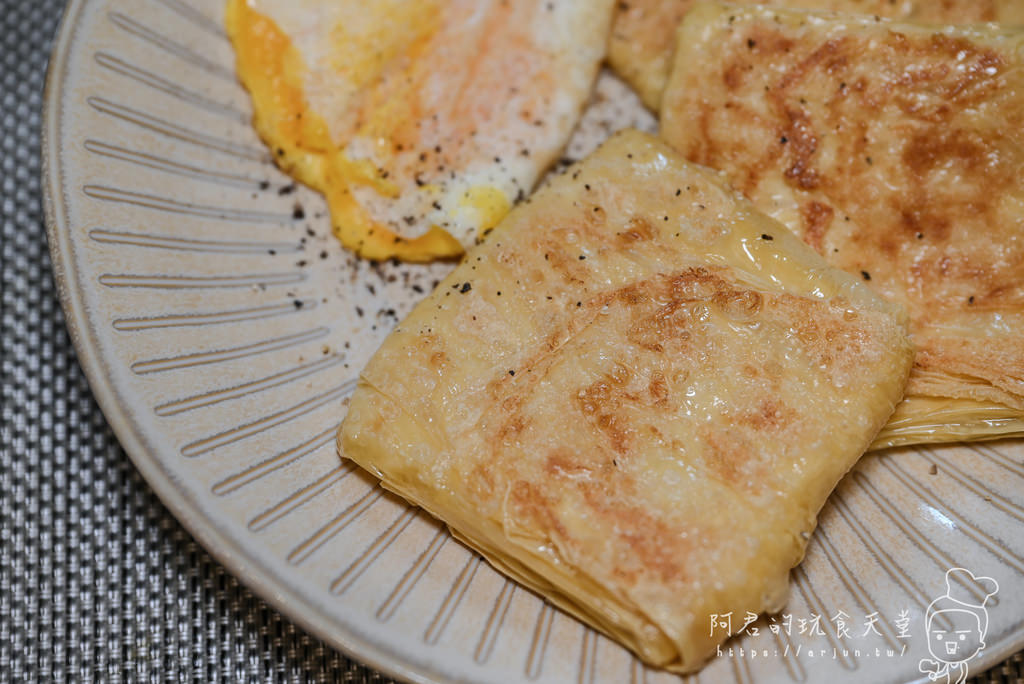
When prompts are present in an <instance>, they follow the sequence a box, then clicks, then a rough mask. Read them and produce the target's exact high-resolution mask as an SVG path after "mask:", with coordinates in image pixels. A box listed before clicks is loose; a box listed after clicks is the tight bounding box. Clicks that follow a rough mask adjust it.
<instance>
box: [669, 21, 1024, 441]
mask: <svg viewBox="0 0 1024 684" xmlns="http://www.w3.org/2000/svg"><path fill="white" fill-rule="evenodd" d="M1022 67H1024V32H1022V31H1021V30H1019V29H1012V28H1000V27H997V26H994V25H983V26H972V27H952V26H947V27H936V26H928V25H923V24H913V23H905V22H892V21H885V20H881V19H878V18H875V17H869V16H854V15H848V14H847V15H844V14H833V13H827V12H811V11H804V10H784V9H773V8H768V7H746V8H745V7H736V6H731V5H726V4H720V3H699V4H697V5H696V6H694V8H693V9H692V10H691V11H690V13H689V14H688V15H687V18H686V19H685V21H684V22H683V25H682V26H681V28H680V31H679V47H678V50H677V52H676V62H675V67H674V70H673V74H672V78H671V80H670V82H669V85H668V89H667V90H666V92H665V97H664V100H663V102H662V112H661V135H662V137H663V138H664V139H665V140H666V141H667V142H668V143H669V144H670V145H672V146H673V147H674V148H675V149H677V150H679V151H680V152H681V153H682V154H683V155H684V156H685V157H686V158H687V159H689V160H691V161H694V162H697V163H701V164H706V165H708V166H711V167H714V168H716V169H719V170H721V171H723V172H724V173H725V174H726V177H727V178H728V179H729V181H730V182H731V183H732V185H733V186H734V187H735V188H736V189H737V190H739V191H741V192H742V193H744V194H745V195H746V196H747V197H749V198H750V199H751V200H752V201H753V202H754V204H755V205H757V207H758V208H759V209H761V210H762V211H764V212H766V213H767V214H769V215H771V216H772V217H774V218H776V219H778V220H780V221H781V222H783V223H784V224H786V225H787V226H788V227H790V228H791V229H792V230H793V231H794V232H796V234H798V235H799V236H800V237H802V238H803V239H804V241H806V242H807V243H808V244H810V245H811V246H812V247H814V248H815V250H817V251H818V252H819V253H820V254H821V255H822V256H823V257H824V258H825V260H826V261H828V262H829V263H830V264H831V265H833V266H836V267H839V268H842V269H843V270H845V271H847V272H849V273H851V274H854V275H855V276H858V277H860V278H862V279H863V280H864V282H865V283H866V284H867V285H868V286H870V287H871V289H873V290H874V291H876V292H878V293H879V294H881V295H883V296H885V297H886V298H888V299H890V300H891V301H894V302H898V303H901V304H903V305H905V306H906V308H907V310H908V312H909V314H910V318H911V337H912V339H913V341H914V344H915V346H916V347H917V356H916V359H915V364H914V369H913V372H912V374H911V378H910V382H909V385H908V388H907V399H906V401H904V402H903V403H902V404H901V405H900V406H899V407H898V408H897V410H896V414H895V415H894V416H893V419H892V421H891V422H890V423H889V425H888V426H887V427H886V428H885V429H884V430H883V431H882V433H881V434H880V435H879V437H878V439H877V440H876V442H875V445H874V447H876V448H880V447H889V446H898V445H904V444H915V443H923V442H950V441H962V440H980V439H992V438H997V437H1007V436H1020V435H1024V182H1022V178H1024V68H1022Z"/></svg>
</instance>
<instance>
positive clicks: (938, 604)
mask: <svg viewBox="0 0 1024 684" xmlns="http://www.w3.org/2000/svg"><path fill="white" fill-rule="evenodd" d="M970 586H973V587H975V588H976V589H977V590H978V594H980V595H982V596H983V598H982V599H981V600H980V601H979V600H978V596H977V595H975V594H973V593H971V592H970V591H968V589H967V587H970ZM997 591H999V583H998V582H996V581H995V580H994V579H992V578H991V577H975V576H974V573H972V572H971V571H970V570H966V569H964V568H951V569H950V570H947V571H946V593H945V594H944V595H942V596H940V597H938V598H937V599H935V600H934V601H932V602H931V603H930V604H929V605H928V610H926V611H925V628H926V629H927V630H928V631H929V632H930V631H931V628H932V618H934V617H935V615H936V614H937V613H940V612H942V611H944V610H965V611H968V612H970V613H973V614H974V615H976V616H977V618H978V624H979V625H980V627H981V640H982V642H984V641H985V634H986V633H987V632H988V610H987V609H986V608H985V604H986V603H988V600H989V598H991V597H992V596H994V595H995V593H996V592H997Z"/></svg>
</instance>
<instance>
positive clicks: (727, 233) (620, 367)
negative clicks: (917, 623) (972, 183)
mask: <svg viewBox="0 0 1024 684" xmlns="http://www.w3.org/2000/svg"><path fill="white" fill-rule="evenodd" d="M911 358H912V350H911V347H910V344H909V341H908V337H907V332H906V322H905V315H904V314H903V312H902V310H901V309H900V308H899V307H898V306H895V305H892V304H890V303H888V302H886V301H884V300H883V299H882V298H881V297H879V296H877V295H876V294H874V293H873V292H871V290H869V289H868V288H867V287H865V286H864V284H863V283H862V282H861V281H860V279H859V278H854V277H851V276H849V275H847V274H846V273H843V272H842V271H839V270H838V269H833V268H830V267H829V266H828V265H826V264H825V262H824V261H823V260H822V259H821V258H820V257H819V256H818V255H817V254H815V253H814V251H813V250H811V249H810V248H809V247H807V246H806V245H805V244H803V243H802V242H801V241H800V240H799V239H797V238H796V237H795V236H793V235H792V234H790V233H789V232H788V231H787V230H786V229H785V228H784V227H783V226H781V225H780V224H778V223H776V222H775V221H773V220H771V219H769V218H768V217H766V216H764V215H763V214H761V213H760V212H758V211H757V210H756V209H754V207H753V206H751V205H750V203H749V202H747V201H746V200H744V199H743V198H742V197H740V196H739V195H738V194H737V193H735V192H734V191H733V190H731V189H730V188H729V187H728V186H727V184H726V183H725V182H723V180H722V179H721V178H720V177H719V176H718V175H717V174H715V173H713V172H711V171H709V170H707V169H704V168H701V167H698V166H695V165H690V164H688V163H686V162H684V161H683V160H682V159H681V158H680V157H679V156H678V155H677V154H675V153H674V152H672V151H671V150H670V149H669V148H668V147H667V146H666V145H664V144H663V143H661V142H660V141H658V140H657V139H655V138H652V137H651V136H648V135H646V134H643V133H639V132H637V131H627V132H623V133H620V134H617V135H616V136H614V137H612V138H611V139H610V140H609V141H608V142H606V143H605V144H604V145H603V146H602V147H600V148H599V149H598V151H597V152H595V153H594V154H593V155H591V156H590V157H588V158H587V159H585V160H584V161H583V162H582V163H580V164H578V165H575V166H573V167H570V168H569V170H568V171H567V172H566V173H565V174H564V175H561V176H558V177H555V178H554V179H553V180H551V181H550V182H549V184H547V185H546V186H544V187H542V188H541V189H540V190H539V191H538V192H537V193H536V194H535V195H534V197H533V198H531V199H530V200H529V201H528V202H527V203H525V204H524V205H522V206H520V207H518V208H516V209H514V210H513V211H512V213H511V214H509V216H508V217H506V218H505V220H504V221H502V223H501V224H500V225H499V226H498V227H497V228H496V229H495V230H494V232H493V233H492V234H491V235H490V236H488V238H487V239H486V240H485V241H484V242H483V244H481V245H480V246H478V247H475V248H474V249H472V250H470V252H469V253H468V254H467V255H466V258H465V260H464V261H463V263H462V264H461V265H460V266H459V267H457V268H456V269H455V270H454V271H453V272H452V273H451V275H450V276H449V277H448V278H447V279H446V280H444V281H443V282H442V283H441V284H440V286H439V287H438V288H437V290H436V291H435V292H434V293H433V294H431V295H430V296H429V297H427V299H426V300H424V301H423V302H422V303H421V304H420V305H419V306H418V307H417V308H416V309H415V310H414V311H413V312H412V313H411V314H410V315H409V317H408V318H407V319H405V320H404V321H403V322H402V323H401V324H400V325H399V327H398V328H397V329H396V330H395V331H394V332H393V333H392V334H391V336H390V337H388V339H387V340H386V341H385V342H384V344H383V346H382V347H381V349H380V350H379V351H378V352H377V354H376V355H375V356H374V357H373V358H372V360H371V361H370V363H369V364H368V366H367V367H366V369H365V370H364V372H363V373H362V375H361V377H360V381H359V385H358V388H357V389H356V391H355V394H354V395H353V397H352V400H351V404H350V406H349V410H348V415H347V417H346V419H345V421H344V423H343V425H342V428H341V431H340V435H339V447H340V450H341V453H342V454H343V455H344V456H345V457H347V458H350V459H352V460H354V461H356V462H357V463H358V464H359V465H361V466H363V467H364V468H366V469H367V470H369V471H371V472H372V473H374V474H376V475H377V476H378V477H380V478H381V480H382V482H383V485H384V486H385V487H387V488H388V489H391V490H393V491H395V492H397V493H398V494H400V495H401V496H403V497H405V498H406V499H408V500H409V501H411V502H414V503H416V504H418V505H420V506H422V507H424V508H425V509H427V510H428V511H430V512H431V513H432V514H433V515H435V516H436V517H438V518H440V519H441V520H443V521H444V522H445V523H447V524H448V526H449V527H450V528H451V529H452V531H453V532H454V533H455V535H456V536H458V537H459V538H460V539H462V540H464V541H465V542H466V543H467V544H468V545H470V546H471V547H473V548H475V549H477V550H479V551H480V552H481V553H482V554H483V555H484V556H485V557H486V558H487V559H488V560H490V562H491V563H492V564H493V565H494V566H495V567H496V568H498V569H499V570H501V571H502V572H505V573H506V574H508V575H510V576H511V577H513V578H515V579H517V580H519V581H520V582H522V583H523V584H525V585H526V586H528V587H530V588H532V589H534V590H535V591H537V592H539V593H541V594H543V595H544V596H546V597H548V598H549V599H550V600H551V601H553V602H554V603H555V604H556V605H558V606H561V607H562V608H564V609H565V610H567V611H568V612H570V613H572V614H573V615H575V616H577V617H578V618H580V619H581V620H583V621H584V622H586V623H588V624H590V625H592V626H594V627H596V628H597V629H599V630H601V631H603V632H604V633H605V634H608V635H610V636H611V637H612V638H614V639H617V640H618V641H619V642H621V643H622V644H624V645H625V646H627V647H628V648H630V649H632V650H633V651H634V652H636V653H637V654H638V655H639V656H640V657H641V658H643V659H644V660H645V661H647V662H648V663H651V664H653V665H656V666H660V667H664V668H668V669H670V670H673V671H677V672H686V671H692V670H695V669H697V668H699V667H700V666H701V665H702V664H703V663H704V662H705V661H706V659H708V658H709V657H710V656H711V655H712V654H713V653H714V651H715V647H716V645H717V644H718V643H720V642H721V641H723V640H724V639H725V638H726V636H727V635H726V634H725V633H724V632H723V631H722V630H718V631H716V630H714V629H711V628H710V616H711V615H712V614H724V613H727V612H728V611H736V612H737V613H738V614H740V615H742V614H745V611H753V612H762V611H772V610H777V609H779V608H781V607H782V606H783V605H784V603H785V601H786V597H787V590H788V585H789V583H788V576H789V570H790V568H792V567H793V566H795V565H796V564H797V563H799V562H800V561H801V559H802V557H803V554H804V549H805V547H806V544H807V540H808V538H809V536H810V535H809V533H810V532H811V531H812V530H813V529H814V527H815V524H816V515H817V513H818V511H819V509H820V508H821V506H822V505H823V504H824V502H825V500H826V498H827V497H828V495H829V493H830V492H831V491H832V489H833V488H834V487H835V485H836V483H837V482H838V481H839V479H840V478H841V477H842V476H843V474H844V473H846V472H847V470H848V469H849V468H850V467H851V466H852V465H853V464H854V463H855V462H856V461H857V459H858V458H859V457H860V455H861V454H862V453H863V452H864V450H865V449H866V447H867V446H868V445H869V444H870V443H871V441H872V439H873V438H874V436H875V434H876V433H877V431H878V429H879V428H881V427H882V425H884V424H885V422H886V421H887V420H888V418H889V415H890V414H891V412H892V410H893V407H894V406H895V405H896V403H897V402H898V401H899V400H900V397H901V396H902V392H903V386H904V383H905V381H906V376H907V373H908V370H909V367H910V362H911Z"/></svg>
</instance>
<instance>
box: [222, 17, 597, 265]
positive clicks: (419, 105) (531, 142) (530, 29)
mask: <svg viewBox="0 0 1024 684" xmlns="http://www.w3.org/2000/svg"><path fill="white" fill-rule="evenodd" d="M611 11H612V0H558V1H554V2H552V1H550V0H517V1H516V2H507V1H502V0H375V1H374V2H355V1H352V0H347V1H346V0H334V1H328V0H229V3H228V8H227V28H228V33H229V35H230V37H231V39H232V42H233V44H234V47H235V51H236V57H237V71H238V74H239V77H240V78H241V80H242V82H243V84H244V85H245V86H246V88H247V89H248V90H249V92H250V94H251V96H252V102H253V108H254V122H255V126H256V128H257V129H258V131H259V133H260V135H261V136H262V138H263V139H264V141H265V142H266V143H267V144H268V145H269V146H270V148H271V149H272V150H273V153H274V157H275V159H276V161H277V163H278V164H279V165H280V167H281V168H282V169H284V170H285V171H286V172H288V173H289V174H291V175H292V176H294V177H295V178H296V179H298V180H299V181H301V182H303V183H305V184H307V185H310V186H311V187H313V188H315V189H317V190H319V191H320V192H322V193H323V194H324V195H325V196H326V198H327V202H328V205H329V207H330V211H331V217H332V223H333V227H334V231H335V233H336V234H337V235H338V237H339V238H340V239H341V241H342V242H343V243H344V244H345V245H346V246H347V247H349V248H350V249H352V250H354V251H356V252H357V253H358V254H360V255H361V256H364V257H367V258H371V259H384V258H389V257H397V258H400V259H405V260H409V261H427V260H431V259H435V258H443V257H452V256H457V255H459V254H461V253H462V251H463V250H464V249H465V248H466V247H468V246H470V245H472V244H473V243H474V242H475V241H476V240H477V239H478V238H479V237H480V236H481V235H483V234H484V233H486V232H487V231H488V230H489V229H490V228H492V227H493V226H494V225H496V224H497V222H498V221H500V220H501V218H502V217H503V216H504V215H505V214H506V213H507V212H508V210H509V208H510V207H511V206H512V205H513V204H514V203H515V202H516V201H517V200H519V199H522V198H524V197H525V196H526V195H528V194H529V193H530V192H531V191H532V189H533V186H534V184H535V183H536V181H537V179H538V178H539V177H540V175H541V174H542V173H543V172H544V171H545V170H546V169H547V168H548V167H549V166H550V165H551V164H552V162H553V161H555V160H556V159H557V157H558V155H559V153H560V151H561V150H562V148H563V147H564V145H565V144H566V142H567V140H568V138H569V136H570V134H571V132H572V130H573V127H574V125H575V124H576V121H577V119H578V117H579V115H580V112H581V109H582V107H583V105H584V104H585V102H586V100H587V98H588V95H589V93H590V90H591V87H592V84H593V82H594V79H595V77H596V75H597V72H598V68H599V65H600V62H601V60H602V59H603V57H604V50H605V46H606V43H607V35H608V30H609V25H610V21H611Z"/></svg>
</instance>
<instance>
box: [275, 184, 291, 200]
mask: <svg viewBox="0 0 1024 684" xmlns="http://www.w3.org/2000/svg"><path fill="white" fill-rule="evenodd" d="M293 192H295V183H289V184H288V185H282V186H281V187H280V189H278V191H277V194H278V195H281V196H282V197H284V196H285V195H290V194H292V193H293Z"/></svg>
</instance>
